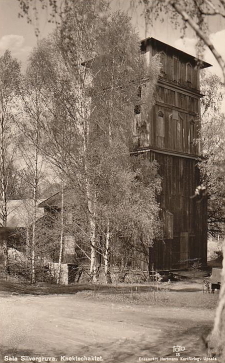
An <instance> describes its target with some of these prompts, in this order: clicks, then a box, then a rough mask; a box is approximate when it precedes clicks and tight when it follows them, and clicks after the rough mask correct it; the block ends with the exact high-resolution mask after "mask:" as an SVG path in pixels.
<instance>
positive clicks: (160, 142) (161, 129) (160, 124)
mask: <svg viewBox="0 0 225 363" xmlns="http://www.w3.org/2000/svg"><path fill="white" fill-rule="evenodd" d="M164 140H165V118H164V113H163V112H162V111H161V110H160V111H158V114H157V119H156V144H157V146H158V147H164Z"/></svg>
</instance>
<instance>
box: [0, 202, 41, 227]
mask: <svg viewBox="0 0 225 363" xmlns="http://www.w3.org/2000/svg"><path fill="white" fill-rule="evenodd" d="M40 202H41V200H38V204H39V203H40ZM32 208H33V200H32V199H17V200H8V202H7V210H8V218H7V228H20V227H27V226H28V225H30V224H31V223H32ZM43 214H44V210H43V209H38V210H37V219H39V218H41V217H42V216H43ZM0 223H1V221H0Z"/></svg>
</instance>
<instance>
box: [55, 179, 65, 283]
mask: <svg viewBox="0 0 225 363" xmlns="http://www.w3.org/2000/svg"><path fill="white" fill-rule="evenodd" d="M61 193H62V197H61V229H60V244H59V263H58V272H57V280H56V282H57V284H60V278H61V266H62V254H63V238H64V183H63V180H62V183H61Z"/></svg>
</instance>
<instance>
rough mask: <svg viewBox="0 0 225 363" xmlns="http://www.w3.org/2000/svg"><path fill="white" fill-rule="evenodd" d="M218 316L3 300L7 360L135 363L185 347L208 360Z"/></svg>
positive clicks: (52, 299)
mask: <svg viewBox="0 0 225 363" xmlns="http://www.w3.org/2000/svg"><path fill="white" fill-rule="evenodd" d="M213 316H214V311H212V310H208V309H205V310H196V309H190V308H180V309H177V308H171V307H155V306H154V307H152V306H147V307H146V306H134V305H124V304H115V303H110V302H99V301H92V300H88V299H83V298H81V297H79V296H78V295H58V296H57V295H54V296H27V295H26V296H19V295H18V296H10V295H7V294H6V295H2V296H1V298H0V338H1V339H0V340H1V343H0V344H1V351H2V355H3V358H2V359H3V361H4V356H14V357H17V358H18V357H19V361H21V358H20V357H21V355H28V356H30V357H31V356H34V355H35V354H36V355H38V356H44V357H46V356H51V357H58V358H56V359H57V361H63V360H62V359H64V358H60V357H61V356H62V357H63V356H66V358H68V357H69V358H70V357H75V356H78V357H79V356H80V357H81V356H82V355H85V356H93V355H97V356H102V358H103V359H104V362H107V363H109V362H115V363H117V362H118V363H120V362H121V363H125V362H131V363H133V362H138V361H140V358H139V357H142V358H146V357H147V358H151V357H156V356H174V353H173V352H172V348H173V346H174V345H182V346H184V347H185V354H186V356H188V355H190V354H191V356H193V355H195V356H202V355H204V354H205V353H204V344H203V342H202V341H201V338H199V336H200V335H201V334H204V331H205V332H206V330H208V329H209V327H210V326H211V324H212V320H213ZM66 358H65V359H66ZM73 359H75V358H73ZM11 361H13V360H11ZM149 361H150V360H149Z"/></svg>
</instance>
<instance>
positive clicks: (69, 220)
mask: <svg viewBox="0 0 225 363" xmlns="http://www.w3.org/2000/svg"><path fill="white" fill-rule="evenodd" d="M66 224H68V225H71V224H73V213H72V212H67V213H66Z"/></svg>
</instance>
